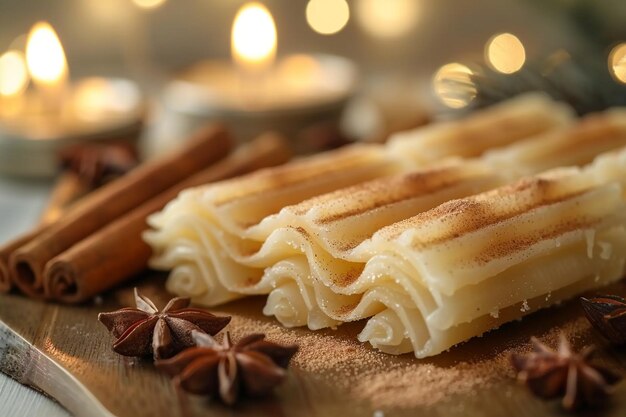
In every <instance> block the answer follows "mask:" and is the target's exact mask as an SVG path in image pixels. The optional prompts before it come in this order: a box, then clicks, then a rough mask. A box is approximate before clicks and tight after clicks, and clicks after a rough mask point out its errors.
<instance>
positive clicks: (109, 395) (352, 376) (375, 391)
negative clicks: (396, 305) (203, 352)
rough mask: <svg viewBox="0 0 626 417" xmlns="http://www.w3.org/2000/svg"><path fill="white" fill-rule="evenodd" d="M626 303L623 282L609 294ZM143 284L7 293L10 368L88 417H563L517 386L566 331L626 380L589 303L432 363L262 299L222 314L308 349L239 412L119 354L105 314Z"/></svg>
mask: <svg viewBox="0 0 626 417" xmlns="http://www.w3.org/2000/svg"><path fill="white" fill-rule="evenodd" d="M162 283H163V280H162V277H146V278H144V279H143V280H141V281H139V282H138V283H137V286H138V287H139V288H140V290H141V291H142V292H143V293H144V294H145V295H147V296H149V297H151V298H152V299H153V300H155V302H156V303H157V305H161V306H162V305H163V304H164V303H165V302H166V301H167V300H168V299H169V298H170V297H169V295H168V294H166V293H165V291H164V290H163V289H162V288H163V285H162ZM607 291H611V292H613V293H621V294H626V285H624V284H623V283H620V284H618V285H616V286H614V287H613V288H611V289H609V290H607ZM132 300H133V297H132V287H126V288H121V289H119V290H116V291H114V292H111V293H109V294H107V295H105V296H104V297H103V298H102V300H98V301H99V302H98V303H92V304H91V305H85V306H64V305H56V304H47V303H42V302H37V301H33V300H29V299H26V298H23V297H21V296H19V295H4V296H0V370H1V371H2V372H4V373H6V374H8V375H9V376H11V377H13V378H15V379H16V380H17V381H19V382H20V383H22V384H26V385H30V386H32V387H35V388H36V389H38V390H41V391H43V392H44V393H46V394H47V395H49V396H50V397H52V398H54V399H56V400H57V401H58V402H59V403H60V404H62V405H63V406H64V407H66V408H67V409H68V410H69V411H70V412H72V413H73V414H75V415H77V416H113V415H114V416H120V417H126V416H128V417H131V416H132V417H136V416H154V417H156V416H168V417H169V416H181V417H182V416H200V415H202V416H218V417H221V416H240V415H254V416H305V417H306V416H311V417H312V416H319V417H335V416H337V417H352V416H355V417H356V416H375V417H379V416H385V417H389V416H494V417H495V416H498V417H502V416H506V417H513V416H528V417H540V416H552V415H565V414H566V413H565V412H563V411H562V410H561V409H560V408H559V405H558V402H556V401H552V402H543V401H540V400H537V399H535V398H534V397H532V396H531V395H530V394H529V393H528V392H527V390H526V389H525V387H523V386H520V385H519V384H517V383H516V382H515V380H514V377H513V376H514V374H513V372H512V370H511V367H510V365H509V356H510V353H511V352H519V351H524V350H527V349H528V348H529V343H528V339H529V338H530V336H532V335H535V336H538V337H540V338H543V339H544V340H546V341H549V342H551V343H553V342H554V341H555V340H556V338H557V334H558V333H559V332H560V331H564V332H565V333H566V334H567V335H568V336H569V337H570V338H571V339H572V340H573V344H574V346H575V347H576V348H581V347H583V346H587V345H589V344H595V345H596V346H598V353H597V356H596V361H597V363H599V364H603V365H606V366H610V367H611V368H613V369H615V370H617V371H619V372H621V373H623V374H626V350H623V351H618V350H614V349H612V348H610V347H608V346H607V345H606V343H605V342H604V341H603V340H602V339H601V338H600V337H599V336H598V335H597V334H595V333H594V331H593V330H592V329H591V328H590V327H589V325H588V323H587V322H586V320H585V319H584V317H582V315H581V310H580V307H579V306H578V302H577V301H575V300H574V301H572V302H570V303H567V304H565V305H563V306H560V307H558V308H553V309H549V310H545V311H543V312H539V313H536V314H533V315H531V316H529V317H527V318H525V319H524V320H523V321H521V322H516V323H511V324H508V325H506V326H503V327H502V328H500V329H499V330H496V331H492V332H490V333H489V334H487V335H485V336H483V337H482V338H476V339H474V340H472V341H470V342H468V343H465V344H463V345H461V346H459V347H456V348H454V349H452V350H451V351H450V352H447V353H444V354H441V355H438V356H437V357H435V358H431V359H428V360H417V359H415V358H414V357H413V356H412V355H403V356H399V357H395V356H389V355H385V354H382V353H378V352H376V351H374V350H372V349H370V348H369V347H368V346H366V345H362V344H360V343H358V342H356V334H357V333H358V332H359V330H360V328H361V327H362V323H354V324H349V325H344V326H341V327H339V328H338V329H337V330H325V331H318V332H312V331H309V330H306V329H292V330H288V329H283V328H282V327H281V326H280V325H279V324H278V323H277V322H276V321H275V320H273V319H271V318H267V317H264V316H262V315H261V314H260V311H261V309H262V306H263V302H264V300H263V299H262V298H251V299H246V300H241V301H238V302H234V303H231V304H229V305H226V306H224V307H222V308H221V309H220V310H217V311H215V312H216V313H218V314H229V315H232V316H233V321H232V323H231V325H230V326H229V328H230V330H231V332H232V334H233V337H234V338H235V339H237V338H239V337H241V336H242V335H244V334H246V333H249V332H251V331H255V330H256V331H261V332H265V333H267V334H268V339H270V340H275V341H276V340H277V341H297V342H299V344H300V346H301V349H300V352H299V353H298V354H297V356H296V357H295V358H294V360H293V366H292V367H291V368H290V372H289V377H288V379H287V381H286V383H285V384H284V385H282V386H281V387H279V388H278V389H277V390H276V394H275V395H274V396H273V397H271V398H268V399H264V400H256V401H253V400H246V401H244V402H242V403H241V404H239V405H238V406H237V407H235V408H229V407H226V406H224V405H222V404H220V403H219V402H218V401H212V400H209V399H206V398H202V397H194V396H189V395H187V394H185V393H183V392H177V391H176V390H175V389H174V388H173V386H172V385H171V384H170V381H169V380H168V379H167V377H165V376H164V375H162V374H160V373H159V372H157V371H156V370H155V368H154V367H153V365H152V363H151V361H149V360H142V359H133V358H125V357H121V356H118V355H116V354H115V353H113V352H112V351H111V349H110V345H111V342H112V340H111V337H110V336H109V334H108V333H107V332H106V329H105V328H104V326H102V325H101V324H100V323H99V322H98V321H97V319H96V317H97V314H98V312H100V311H111V310H114V309H117V308H119V307H121V306H127V305H132ZM625 413H626V382H624V383H622V384H620V385H619V386H618V387H617V390H616V394H615V395H614V396H613V399H612V400H611V402H610V403H609V404H607V405H606V407H604V408H602V409H600V410H590V411H587V412H584V413H579V415H588V416H623V415H625Z"/></svg>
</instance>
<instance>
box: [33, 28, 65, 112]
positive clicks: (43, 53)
mask: <svg viewBox="0 0 626 417" xmlns="http://www.w3.org/2000/svg"><path fill="white" fill-rule="evenodd" d="M26 63H27V65H28V71H29V72H30V76H31V78H32V80H33V83H34V84H35V86H36V87H37V89H38V92H39V94H38V95H37V96H38V97H40V98H41V99H42V100H43V105H44V108H45V110H48V111H54V112H58V111H60V110H61V108H62V105H63V96H64V95H65V89H66V87H67V79H68V68H67V61H66V59H65V52H64V51H63V46H61V41H60V40H59V37H58V36H57V34H56V32H55V31H54V29H53V28H52V26H50V25H49V24H48V23H46V22H38V23H36V24H35V25H34V26H33V28H32V29H31V30H30V33H29V34H28V40H27V42H26Z"/></svg>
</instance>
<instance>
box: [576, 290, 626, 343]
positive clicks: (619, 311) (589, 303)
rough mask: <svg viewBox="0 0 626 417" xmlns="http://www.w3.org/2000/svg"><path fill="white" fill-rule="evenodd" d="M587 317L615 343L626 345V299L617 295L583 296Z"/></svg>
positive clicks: (581, 299)
mask: <svg viewBox="0 0 626 417" xmlns="http://www.w3.org/2000/svg"><path fill="white" fill-rule="evenodd" d="M580 301H581V303H582V306H583V310H584V311H585V315H586V316H587V319H589V321H590V322H591V324H592V325H593V326H594V327H595V328H596V330H598V331H599V332H600V333H602V335H604V336H605V337H606V338H607V339H609V341H610V342H611V343H613V344H615V345H626V300H624V299H623V298H622V297H618V296H616V295H601V296H598V297H593V298H589V299H587V298H584V297H581V298H580Z"/></svg>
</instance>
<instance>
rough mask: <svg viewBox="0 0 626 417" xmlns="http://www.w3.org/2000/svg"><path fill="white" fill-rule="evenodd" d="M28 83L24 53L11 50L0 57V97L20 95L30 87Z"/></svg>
mask: <svg viewBox="0 0 626 417" xmlns="http://www.w3.org/2000/svg"><path fill="white" fill-rule="evenodd" d="M28 81H29V76H28V71H27V69H26V60H25V58H24V54H23V53H22V52H20V51H15V50H10V51H7V52H5V53H4V54H2V55H0V96H17V95H20V94H21V93H22V92H23V91H24V90H25V89H26V87H27V86H28Z"/></svg>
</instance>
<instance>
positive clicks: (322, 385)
mask: <svg viewBox="0 0 626 417" xmlns="http://www.w3.org/2000/svg"><path fill="white" fill-rule="evenodd" d="M263 303H264V299H263V297H258V298H251V299H247V300H242V301H239V302H237V303H234V304H231V306H232V308H229V306H225V309H224V310H223V311H222V312H223V313H225V314H229V315H233V319H232V323H231V326H230V328H231V331H232V332H233V336H234V338H235V339H237V338H238V337H240V336H242V335H244V334H249V333H253V332H262V333H265V334H266V335H267V340H269V341H272V342H276V343H280V344H286V345H288V344H294V343H297V344H298V345H300V347H301V348H300V351H299V352H298V353H297V354H296V355H295V356H294V358H293V361H292V365H293V368H292V369H293V372H292V373H293V377H295V378H298V377H304V376H305V377H306V380H307V381H314V382H315V386H316V390H317V389H319V390H321V391H326V392H329V393H332V394H328V395H337V396H340V397H341V398H344V400H345V401H354V402H355V403H369V404H370V405H371V406H372V407H374V408H375V409H394V408H397V409H408V408H411V409H413V408H425V407H432V406H435V405H438V404H439V403H443V402H445V401H453V399H454V398H455V396H468V395H472V394H475V393H476V392H477V391H478V390H485V389H489V388H490V387H491V388H492V389H496V388H498V389H500V387H501V386H502V385H503V383H506V384H508V385H507V386H508V387H511V388H510V389H522V388H523V387H517V388H515V387H516V384H515V373H514V371H513V368H512V367H511V364H510V355H511V354H512V353H525V352H529V351H530V350H531V345H530V343H529V340H530V337H531V336H536V337H538V338H539V339H540V340H542V341H543V342H544V343H546V344H547V345H548V346H556V345H557V344H558V339H559V333H560V332H564V333H565V334H566V335H567V337H568V339H569V340H570V341H571V342H572V343H573V345H574V347H575V348H579V347H583V346H587V345H589V344H592V343H593V340H592V338H591V335H592V331H591V327H590V325H589V323H588V322H587V320H586V319H585V318H584V317H582V315H581V314H580V312H579V311H578V310H577V305H576V303H575V302H570V303H567V304H565V305H564V306H561V307H556V308H552V309H548V310H547V311H544V312H543V313H542V312H539V313H536V314H533V315H531V316H529V317H527V318H525V319H524V320H522V321H521V322H514V323H510V324H507V325H504V326H502V328H501V329H499V330H496V331H492V332H489V333H487V334H486V335H485V336H483V337H481V338H474V339H472V340H471V341H469V342H467V343H464V344H461V345H459V346H457V347H455V348H453V349H451V350H450V351H449V352H445V353H443V354H440V355H437V356H435V357H432V358H427V359H421V360H420V359H416V358H415V357H414V356H413V354H411V353H409V354H405V355H400V356H394V355H388V354H384V353H381V352H378V351H377V350H375V349H373V348H371V346H369V344H362V343H360V342H358V340H357V339H356V336H357V334H358V333H359V332H360V331H361V329H362V326H363V323H362V322H357V323H346V324H344V325H341V326H339V327H338V328H337V329H336V330H330V329H326V330H319V331H311V330H308V329H306V328H293V329H288V328H284V327H282V326H281V325H280V324H279V323H278V322H277V321H276V320H274V319H273V318H269V317H267V318H266V317H260V316H259V315H258V311H260V309H261V308H262V305H263ZM242 305H244V306H245V307H243V308H242ZM242 310H245V312H244V313H243V314H242ZM248 311H249V314H248ZM216 313H218V314H219V313H220V312H216ZM557 313H558V314H557Z"/></svg>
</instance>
